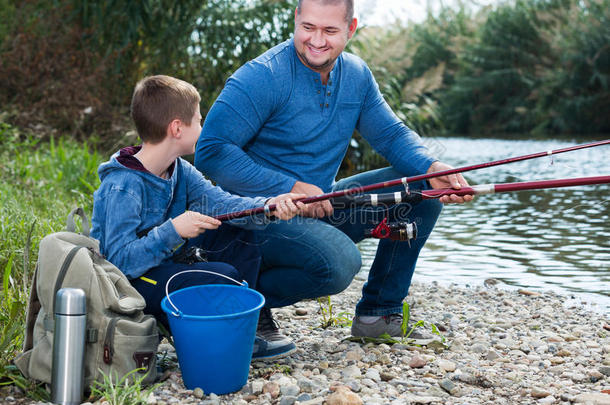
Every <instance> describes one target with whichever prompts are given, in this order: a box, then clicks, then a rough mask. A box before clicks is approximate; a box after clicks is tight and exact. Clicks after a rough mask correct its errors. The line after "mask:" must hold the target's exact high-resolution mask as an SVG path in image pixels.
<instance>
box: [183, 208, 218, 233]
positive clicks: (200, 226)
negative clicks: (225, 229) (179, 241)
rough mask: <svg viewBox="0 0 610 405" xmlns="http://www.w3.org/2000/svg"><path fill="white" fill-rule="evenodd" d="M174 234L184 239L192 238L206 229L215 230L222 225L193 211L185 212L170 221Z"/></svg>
mask: <svg viewBox="0 0 610 405" xmlns="http://www.w3.org/2000/svg"><path fill="white" fill-rule="evenodd" d="M172 224H174V228H176V232H178V235H180V236H181V237H182V238H184V239H189V238H194V237H195V236H198V235H199V234H201V233H203V232H205V230H206V229H216V228H218V227H219V226H220V224H222V222H220V221H219V220H217V219H215V218H212V217H208V216H207V215H203V214H200V213H198V212H195V211H186V212H185V213H183V214H180V215H178V216H177V217H176V218H174V219H172Z"/></svg>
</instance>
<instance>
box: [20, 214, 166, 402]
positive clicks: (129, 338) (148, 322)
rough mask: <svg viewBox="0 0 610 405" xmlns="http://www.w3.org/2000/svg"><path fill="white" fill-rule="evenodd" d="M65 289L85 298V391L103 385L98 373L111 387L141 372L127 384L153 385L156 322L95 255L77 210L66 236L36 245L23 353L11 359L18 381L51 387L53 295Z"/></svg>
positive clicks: (86, 225)
mask: <svg viewBox="0 0 610 405" xmlns="http://www.w3.org/2000/svg"><path fill="white" fill-rule="evenodd" d="M75 214H77V215H79V216H80V217H81V218H82V233H80V234H79V233H76V232H75V225H74V215H75ZM64 287H72V288H80V289H82V290H83V291H84V292H85V295H86V297H87V328H86V338H85V340H86V345H85V359H84V387H85V391H88V390H89V387H91V385H92V384H93V382H94V381H98V382H102V381H103V380H104V378H103V375H102V374H101V373H102V372H103V373H104V374H105V375H106V376H109V377H110V378H112V379H113V380H114V381H115V382H116V381H118V380H119V379H121V378H122V377H123V376H125V375H126V374H127V373H129V372H130V371H132V370H134V369H136V368H142V369H143V370H139V371H138V372H137V373H132V374H131V375H130V376H129V378H131V379H132V380H133V379H136V378H140V377H142V375H144V374H146V375H145V377H144V379H143V381H142V383H143V384H148V383H152V382H154V380H155V379H156V376H157V367H156V357H157V356H156V353H157V346H158V344H159V335H158V331H157V323H156V320H155V318H154V317H153V316H151V315H144V313H143V309H144V307H145V306H146V303H145V301H144V298H142V296H141V295H140V294H139V293H138V292H137V291H136V289H135V288H133V287H132V286H131V284H130V283H129V281H128V280H127V278H126V277H125V275H124V274H123V273H122V272H121V271H120V270H119V269H118V268H116V267H115V266H114V265H113V264H112V263H110V262H109V261H107V260H106V259H105V258H104V257H103V256H102V255H101V254H100V252H99V242H98V241H97V240H95V239H93V238H90V237H89V222H88V219H87V217H86V215H85V213H84V211H83V210H82V208H77V209H75V210H73V211H72V212H71V213H70V215H69V216H68V220H67V230H66V231H65V232H57V233H53V234H50V235H47V236H45V237H44V238H43V239H42V241H41V242H40V249H39V252H38V262H37V264H36V273H35V275H34V278H33V281H32V288H31V290H30V299H29V303H28V309H27V315H26V330H25V338H24V344H23V353H21V354H19V355H18V356H17V358H16V359H15V364H16V366H17V367H18V368H19V370H21V372H22V373H23V375H24V376H26V377H27V378H31V379H33V380H37V381H42V382H45V383H49V384H50V383H51V367H52V364H51V363H52V356H53V329H54V326H55V321H54V313H55V312H54V303H55V295H56V293H57V291H58V290H59V289H61V288H64Z"/></svg>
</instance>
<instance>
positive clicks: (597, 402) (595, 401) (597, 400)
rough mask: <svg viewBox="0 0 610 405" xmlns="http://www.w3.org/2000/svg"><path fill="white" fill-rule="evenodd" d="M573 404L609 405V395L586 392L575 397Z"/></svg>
mask: <svg viewBox="0 0 610 405" xmlns="http://www.w3.org/2000/svg"><path fill="white" fill-rule="evenodd" d="M574 403H576V404H585V405H610V395H608V394H602V393H597V392H588V393H584V394H580V395H577V396H576V397H575V398H574Z"/></svg>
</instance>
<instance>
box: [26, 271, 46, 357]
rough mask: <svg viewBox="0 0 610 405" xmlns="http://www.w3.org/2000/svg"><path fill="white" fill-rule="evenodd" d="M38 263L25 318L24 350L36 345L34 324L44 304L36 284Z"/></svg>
mask: <svg viewBox="0 0 610 405" xmlns="http://www.w3.org/2000/svg"><path fill="white" fill-rule="evenodd" d="M37 276H38V264H36V270H35V271H34V277H33V278H32V286H31V287H30V299H29V301H28V308H27V312H26V319H25V336H24V338H23V351H24V352H27V351H28V350H30V349H32V347H34V325H35V324H36V317H37V316H38V313H39V312H40V308H42V305H41V303H40V299H39V298H38V290H37V286H36V279H37V278H38V277H37Z"/></svg>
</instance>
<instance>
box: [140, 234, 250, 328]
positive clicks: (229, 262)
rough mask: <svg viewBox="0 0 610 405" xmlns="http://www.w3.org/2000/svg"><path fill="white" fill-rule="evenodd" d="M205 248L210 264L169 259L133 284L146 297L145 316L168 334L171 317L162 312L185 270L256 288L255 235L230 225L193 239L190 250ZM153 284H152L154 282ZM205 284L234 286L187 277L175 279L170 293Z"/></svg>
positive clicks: (184, 275) (203, 277) (217, 281)
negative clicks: (167, 287)
mask: <svg viewBox="0 0 610 405" xmlns="http://www.w3.org/2000/svg"><path fill="white" fill-rule="evenodd" d="M190 246H197V247H201V248H203V249H204V250H206V251H207V260H208V261H207V262H196V263H192V264H186V263H176V262H174V261H173V260H172V259H169V260H167V261H165V262H163V263H162V264H160V265H159V266H157V267H153V268H152V269H150V270H148V271H147V272H146V273H144V275H143V276H144V277H145V278H146V279H142V278H136V279H133V280H130V282H131V285H133V286H134V287H135V289H136V290H138V292H139V293H140V294H141V295H142V296H143V297H144V300H145V301H146V308H145V309H144V312H145V313H147V314H151V315H154V316H155V318H157V321H159V322H160V323H162V324H163V325H164V326H165V327H166V328H167V329H168V330H169V325H168V322H167V317H166V315H165V313H164V312H163V310H162V309H161V301H162V300H163V298H165V284H167V281H168V280H169V279H170V278H171V277H172V276H173V275H174V274H176V273H178V272H180V271H183V270H207V271H213V272H215V273H220V274H223V275H225V276H228V277H231V278H232V279H234V280H236V281H242V280H246V281H247V282H248V285H249V286H250V287H251V288H255V287H256V281H257V278H258V273H259V268H260V250H259V248H258V246H257V244H256V241H255V240H254V233H253V232H252V231H249V230H245V229H240V228H237V227H234V226H232V225H229V224H223V225H221V226H220V227H219V228H218V229H216V230H208V231H205V232H204V233H203V234H201V235H199V236H198V237H196V238H193V239H190V240H189V241H188V242H187V246H185V247H184V248H187V247H190ZM151 281H152V282H151ZM204 284H232V285H233V284H234V283H233V282H231V281H229V280H227V279H225V278H223V277H219V276H215V275H212V274H207V273H184V274H181V275H180V276H178V277H176V278H174V279H173V280H172V282H171V284H170V285H169V292H172V291H176V290H180V289H183V288H186V287H192V286H197V285H204Z"/></svg>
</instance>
